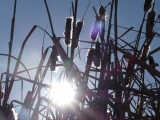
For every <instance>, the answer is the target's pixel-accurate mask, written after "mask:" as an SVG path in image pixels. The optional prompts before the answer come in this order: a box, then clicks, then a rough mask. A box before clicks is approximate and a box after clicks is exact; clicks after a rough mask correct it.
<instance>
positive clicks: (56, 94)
mask: <svg viewBox="0 0 160 120" xmlns="http://www.w3.org/2000/svg"><path fill="white" fill-rule="evenodd" d="M50 96H51V99H52V102H53V103H55V104H56V105H58V106H63V105H68V104H70V103H71V102H72V101H73V100H74V96H75V90H74V89H73V88H72V87H71V85H70V84H68V83H66V82H61V83H58V82H55V83H53V86H52V89H51V91H50Z"/></svg>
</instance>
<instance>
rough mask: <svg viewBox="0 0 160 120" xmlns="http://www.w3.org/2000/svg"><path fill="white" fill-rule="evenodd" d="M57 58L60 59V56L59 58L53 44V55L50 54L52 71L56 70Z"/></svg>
mask: <svg viewBox="0 0 160 120" xmlns="http://www.w3.org/2000/svg"><path fill="white" fill-rule="evenodd" d="M57 60H58V58H57V50H56V46H55V45H53V47H52V53H51V56H50V61H51V65H50V70H51V71H55V68H56V61H57Z"/></svg>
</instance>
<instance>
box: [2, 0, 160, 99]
mask: <svg viewBox="0 0 160 120" xmlns="http://www.w3.org/2000/svg"><path fill="white" fill-rule="evenodd" d="M71 1H72V0H47V3H48V7H49V10H50V13H51V17H52V23H53V27H54V32H55V34H56V36H57V37H64V36H63V32H64V30H65V18H66V17H68V16H69V13H70V6H71ZM73 1H74V0H73ZM88 2H89V0H79V4H78V10H77V20H81V19H82V17H83V15H84V13H85V10H86V8H87V5H88ZM109 2H110V0H101V4H102V5H103V6H106V5H107V4H108V3H109ZM143 5H144V0H119V4H118V25H119V26H123V27H127V28H130V27H134V29H135V30H138V29H139V27H140V24H141V22H142V18H143V14H144V11H143ZM93 6H94V7H95V8H96V10H98V8H99V6H100V2H99V0H91V2H90V5H89V8H88V11H87V13H86V15H85V18H84V26H83V28H82V32H81V34H80V39H82V40H86V41H90V42H91V39H90V33H91V30H92V27H93V24H94V22H95V13H94V11H93V9H92V7H93ZM13 8H14V0H0V53H5V54H8V42H9V41H10V29H11V20H12V16H13ZM106 10H107V14H108V18H107V21H106V30H107V29H108V19H109V17H110V16H109V13H110V6H109V7H108V8H107V9H106ZM155 11H156V18H157V16H158V15H159V14H160V1H159V0H156V5H155ZM71 15H72V14H71ZM48 23H49V20H48V16H47V12H46V8H45V4H44V1H43V0H17V11H16V19H15V32H14V38H13V49H12V55H13V56H15V57H18V54H19V50H20V47H21V45H22V42H23V40H24V39H25V37H26V36H27V34H28V33H29V31H30V30H31V28H32V27H33V26H34V25H38V26H40V27H42V28H45V27H46V25H47V24H48ZM112 23H113V22H112ZM144 24H145V23H144ZM159 27H160V25H159V24H157V27H156V28H159ZM112 28H113V27H112ZM47 31H48V32H49V33H51V31H50V26H49V25H48V27H47ZM143 31H145V25H144V29H143ZM123 32H125V30H124V29H121V28H118V36H120V35H121V34H122V33H123ZM157 32H158V33H160V30H159V31H157ZM136 34H137V33H136V32H129V33H128V34H127V35H126V36H124V37H123V39H124V40H125V41H134V40H135V39H136V36H135V35H136ZM43 35H44V33H43V31H41V30H40V29H36V30H35V32H34V33H33V34H32V36H31V37H30V39H29V41H28V42H27V44H26V45H25V49H24V53H23V56H22V59H21V61H22V62H23V63H24V64H25V65H26V66H27V68H30V67H36V66H37V65H38V64H39V60H40V57H41V49H42V41H43ZM142 36H143V35H142ZM111 37H113V35H111ZM105 38H106V37H105ZM113 38H114V37H113ZM159 40H160V39H159V38H156V39H154V41H153V43H152V45H151V49H152V48H157V47H159V46H160V42H159ZM61 43H62V46H64V49H65V50H66V46H65V45H64V44H63V39H61ZM48 46H52V42H51V40H50V38H49V37H47V36H46V37H45V48H46V47H48ZM89 47H90V44H86V43H85V44H84V43H80V48H89ZM77 51H78V50H77V49H76V51H75V53H77ZM86 52H87V50H82V51H81V60H80V59H79V58H78V56H77V57H76V58H75V60H74V61H75V62H76V63H77V66H78V67H79V69H81V70H82V71H84V69H85V64H84V63H85V61H86ZM154 57H155V61H158V60H159V59H160V56H159V53H158V54H156V55H155V56H154ZM15 62H16V61H15V60H13V59H12V61H11V69H10V71H12V70H13V69H14V66H15ZM6 67H7V57H4V56H0V74H1V73H3V72H6ZM20 67H21V66H20ZM30 74H31V76H32V78H34V74H35V72H34V71H32V72H30ZM53 74H54V75H55V77H56V73H53ZM24 76H26V74H24ZM46 77H47V78H48V79H50V74H49V75H47V76H46ZM3 80H5V79H3ZM46 80H47V79H46ZM26 85H27V83H26ZM15 86H16V87H15ZM28 86H29V85H28ZM26 87H27V86H26ZM29 89H30V88H29V87H27V88H26V91H27V90H29ZM18 91H20V83H18V82H17V83H16V85H14V88H13V92H12V94H13V95H12V97H11V98H10V100H12V99H20V98H19V97H17V96H15V94H17V92H18Z"/></svg>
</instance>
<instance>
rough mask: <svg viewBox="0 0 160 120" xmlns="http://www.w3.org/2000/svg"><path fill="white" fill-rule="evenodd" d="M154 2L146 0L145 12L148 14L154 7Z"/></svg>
mask: <svg viewBox="0 0 160 120" xmlns="http://www.w3.org/2000/svg"><path fill="white" fill-rule="evenodd" d="M152 1H153V0H145V3H144V12H147V11H148V10H149V9H150V8H151V7H152Z"/></svg>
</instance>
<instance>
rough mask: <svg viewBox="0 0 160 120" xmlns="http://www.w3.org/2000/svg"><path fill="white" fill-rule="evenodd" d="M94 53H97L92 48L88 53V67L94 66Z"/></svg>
mask: <svg viewBox="0 0 160 120" xmlns="http://www.w3.org/2000/svg"><path fill="white" fill-rule="evenodd" d="M94 53H95V49H94V48H90V49H89V52H88V55H87V65H88V66H91V65H92V62H93V57H94Z"/></svg>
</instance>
